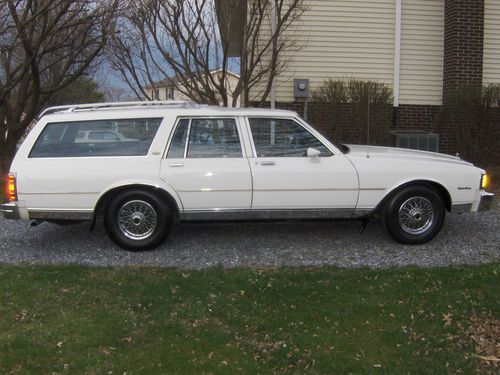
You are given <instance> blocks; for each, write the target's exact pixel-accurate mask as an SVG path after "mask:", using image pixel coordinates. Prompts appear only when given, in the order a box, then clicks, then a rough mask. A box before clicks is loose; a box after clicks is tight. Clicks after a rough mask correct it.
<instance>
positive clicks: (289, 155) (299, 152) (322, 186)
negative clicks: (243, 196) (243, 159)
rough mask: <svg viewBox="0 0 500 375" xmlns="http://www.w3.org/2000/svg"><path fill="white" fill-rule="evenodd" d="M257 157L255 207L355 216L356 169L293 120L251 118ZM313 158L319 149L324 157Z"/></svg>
mask: <svg viewBox="0 0 500 375" xmlns="http://www.w3.org/2000/svg"><path fill="white" fill-rule="evenodd" d="M248 123H249V128H250V133H251V135H252V140H253V145H254V153H255V155H254V156H255V157H254V158H252V159H250V166H251V169H252V177H253V203H252V208H253V209H257V210H258V209H283V210H285V209H286V210H293V209H298V210H301V209H302V210H303V209H331V210H332V211H334V210H337V211H338V212H341V213H342V215H339V216H345V215H349V214H352V213H353V212H354V209H355V207H356V202H357V198H358V177H357V174H356V170H355V169H354V167H353V165H352V164H351V162H350V161H349V160H348V159H347V158H346V157H345V156H344V154H342V153H340V152H337V153H334V152H332V150H330V149H329V148H328V147H326V146H325V145H324V144H323V143H322V142H321V141H320V140H319V139H318V138H317V137H315V136H314V135H313V134H312V133H311V132H310V131H308V130H307V129H306V128H305V127H303V126H302V125H301V124H299V123H298V122H297V121H294V120H293V119H279V118H249V120H248ZM309 149H313V150H311V151H312V152H310V154H311V155H312V154H313V153H314V152H315V150H317V151H320V153H321V154H320V155H319V156H307V153H308V150H309Z"/></svg>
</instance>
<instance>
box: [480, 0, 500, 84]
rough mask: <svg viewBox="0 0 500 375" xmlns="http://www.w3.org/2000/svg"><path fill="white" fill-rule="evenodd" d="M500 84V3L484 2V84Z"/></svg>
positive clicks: (497, 1)
mask: <svg viewBox="0 0 500 375" xmlns="http://www.w3.org/2000/svg"><path fill="white" fill-rule="evenodd" d="M490 83H500V1H499V0H485V2H484V61H483V84H485V85H487V84H490Z"/></svg>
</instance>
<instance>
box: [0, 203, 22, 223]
mask: <svg viewBox="0 0 500 375" xmlns="http://www.w3.org/2000/svg"><path fill="white" fill-rule="evenodd" d="M1 211H2V215H3V217H4V218H5V219H7V220H19V219H21V214H20V213H19V207H18V206H17V204H16V203H4V204H2V208H1Z"/></svg>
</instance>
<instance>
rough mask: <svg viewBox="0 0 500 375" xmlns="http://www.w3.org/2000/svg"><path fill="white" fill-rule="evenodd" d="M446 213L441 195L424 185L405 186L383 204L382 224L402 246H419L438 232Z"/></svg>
mask: <svg viewBox="0 0 500 375" xmlns="http://www.w3.org/2000/svg"><path fill="white" fill-rule="evenodd" d="M445 216H446V210H445V207H444V204H443V199H442V197H441V195H440V194H439V193H438V192H437V191H436V190H434V189H432V188H430V187H427V186H408V187H406V188H403V189H401V190H400V191H398V192H396V193H395V194H394V195H393V196H392V197H391V198H390V199H389V201H388V202H387V204H386V206H385V210H384V212H383V214H382V222H383V224H384V226H385V228H386V230H387V232H389V234H390V235H391V236H392V237H393V238H394V239H395V240H396V241H398V242H401V243H404V244H423V243H425V242H428V241H430V240H431V239H433V238H434V237H435V236H436V235H437V234H438V233H439V231H440V230H441V228H442V226H443V223H444V219H445Z"/></svg>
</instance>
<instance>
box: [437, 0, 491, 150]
mask: <svg viewBox="0 0 500 375" xmlns="http://www.w3.org/2000/svg"><path fill="white" fill-rule="evenodd" d="M444 18H445V23H444V66H443V105H444V106H447V105H448V103H449V102H450V101H451V100H452V96H453V93H454V92H455V91H457V90H460V89H461V88H462V89H463V88H464V87H467V86H480V85H481V84H482V79H483V42H484V0H445V17H444ZM448 117H449V116H447V117H443V119H442V120H441V121H440V122H439V127H438V132H439V134H440V150H442V151H443V152H446V153H450V154H454V153H456V152H458V151H459V149H460V147H459V145H458V144H459V143H460V141H459V140H458V139H457V129H456V126H457V124H456V123H454V122H453V121H450V120H449V119H448Z"/></svg>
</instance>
